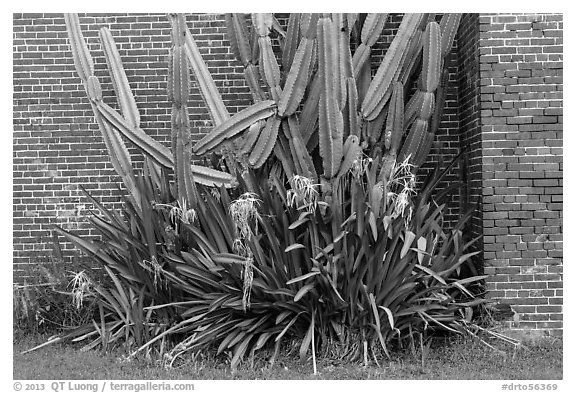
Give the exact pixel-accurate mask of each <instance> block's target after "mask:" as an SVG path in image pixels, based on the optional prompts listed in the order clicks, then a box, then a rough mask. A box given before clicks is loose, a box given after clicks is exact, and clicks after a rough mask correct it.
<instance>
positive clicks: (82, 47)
mask: <svg viewBox="0 0 576 393" xmlns="http://www.w3.org/2000/svg"><path fill="white" fill-rule="evenodd" d="M64 20H65V22H66V30H67V31H68V39H69V41H70V47H71V49H72V56H73V58H74V66H75V67H76V72H77V73H78V75H79V76H80V79H82V82H83V83H86V82H87V80H88V77H89V76H92V75H94V61H93V60H92V56H90V52H89V51H88V45H87V44H86V41H84V37H83V36H82V30H81V29H80V20H79V18H78V15H77V14H64Z"/></svg>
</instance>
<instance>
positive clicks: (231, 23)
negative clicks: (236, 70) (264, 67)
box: [225, 14, 264, 101]
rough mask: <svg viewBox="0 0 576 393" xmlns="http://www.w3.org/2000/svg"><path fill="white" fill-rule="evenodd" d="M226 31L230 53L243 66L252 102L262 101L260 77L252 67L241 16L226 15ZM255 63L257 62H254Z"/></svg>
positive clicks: (255, 68) (249, 49)
mask: <svg viewBox="0 0 576 393" xmlns="http://www.w3.org/2000/svg"><path fill="white" fill-rule="evenodd" d="M225 19H226V31H227V36H228V39H229V40H230V46H231V47H232V53H234V55H235V57H236V59H237V60H238V61H239V62H240V63H241V64H242V65H243V66H244V78H245V79H246V83H247V84H248V87H249V88H250V93H252V97H253V98H254V101H262V100H263V99H264V93H263V91H262V89H261V88H260V75H259V74H258V68H257V67H256V66H255V65H254V62H255V58H254V57H253V56H254V54H253V53H252V48H251V46H250V38H249V37H250V35H249V32H248V28H247V26H246V23H245V18H244V15H243V14H226V15H225ZM256 62H257V61H256Z"/></svg>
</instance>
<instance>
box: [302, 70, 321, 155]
mask: <svg viewBox="0 0 576 393" xmlns="http://www.w3.org/2000/svg"><path fill="white" fill-rule="evenodd" d="M320 88H321V86H320V74H319V73H318V72H316V73H315V74H314V77H313V78H312V81H311V82H310V86H309V88H308V90H309V92H308V96H307V97H306V100H305V101H304V105H303V106H302V113H301V115H300V132H301V134H302V140H303V141H304V143H306V144H307V145H308V142H309V141H310V138H311V137H312V135H313V134H314V132H315V131H316V129H317V128H318V105H319V102H320ZM308 147H309V148H310V149H313V148H314V147H316V146H315V145H314V146H310V145H308Z"/></svg>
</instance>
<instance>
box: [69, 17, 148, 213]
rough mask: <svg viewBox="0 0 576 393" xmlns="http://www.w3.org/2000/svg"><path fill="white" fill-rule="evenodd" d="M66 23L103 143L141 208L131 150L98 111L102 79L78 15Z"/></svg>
mask: <svg viewBox="0 0 576 393" xmlns="http://www.w3.org/2000/svg"><path fill="white" fill-rule="evenodd" d="M64 20H65V23H66V30H67V33H68V39H69V41H70V47H71V49H72V56H73V58H74V66H75V68H76V71H77V72H78V75H79V76H80V79H81V80H82V82H83V84H84V87H85V89H86V92H87V94H88V96H89V98H90V106H91V107H92V111H93V112H94V118H95V119H96V123H97V124H98V128H99V129H100V133H101V134H102V139H103V140H104V144H105V145H106V149H107V150H108V153H109V155H110V162H111V163H112V166H113V167H114V170H115V171H116V173H117V174H118V175H119V176H120V177H121V179H122V181H123V182H124V184H125V186H126V189H127V190H128V192H129V195H130V196H131V198H132V199H133V200H134V202H135V205H136V206H139V207H141V198H140V192H139V190H138V187H137V186H136V179H135V177H134V172H133V170H132V162H131V159H130V154H129V153H128V149H126V145H125V144H124V142H123V141H122V139H121V138H120V135H119V134H118V132H117V131H115V130H114V129H113V128H112V127H110V125H109V124H108V123H107V122H106V120H105V119H104V118H103V117H102V116H101V115H100V113H99V111H98V108H97V102H98V101H101V100H102V89H101V87H100V82H99V81H98V78H96V77H95V76H94V62H93V60H92V56H90V52H89V51H88V45H87V44H86V42H85V41H84V37H83V35H82V30H81V28H80V21H79V18H78V15H77V14H64Z"/></svg>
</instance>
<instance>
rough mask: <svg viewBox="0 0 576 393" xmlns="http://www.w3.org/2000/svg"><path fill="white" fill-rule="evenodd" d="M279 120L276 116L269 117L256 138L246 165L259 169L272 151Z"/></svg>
mask: <svg viewBox="0 0 576 393" xmlns="http://www.w3.org/2000/svg"><path fill="white" fill-rule="evenodd" d="M280 122H281V119H280V118H279V117H277V116H273V117H270V118H269V119H268V120H267V121H266V126H265V127H264V129H263V130H262V132H261V133H260V135H259V136H258V139H257V140H256V144H255V145H254V148H253V149H252V152H251V153H250V156H249V157H248V163H249V164H250V165H251V166H252V167H254V168H260V167H261V166H262V165H264V163H265V162H266V159H267V158H268V157H269V156H270V153H272V151H273V150H274V145H275V144H276V139H277V137H278V129H279V127H280Z"/></svg>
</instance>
